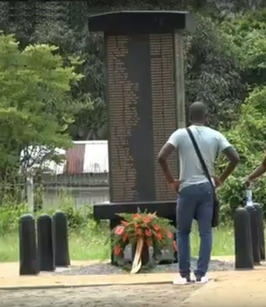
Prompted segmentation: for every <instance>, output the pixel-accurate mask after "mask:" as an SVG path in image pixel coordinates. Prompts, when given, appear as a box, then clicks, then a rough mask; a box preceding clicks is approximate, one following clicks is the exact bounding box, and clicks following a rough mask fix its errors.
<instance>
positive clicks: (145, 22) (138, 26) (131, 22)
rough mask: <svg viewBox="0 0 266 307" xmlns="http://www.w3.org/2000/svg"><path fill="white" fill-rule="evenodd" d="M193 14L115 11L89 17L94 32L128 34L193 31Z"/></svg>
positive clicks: (91, 29)
mask: <svg viewBox="0 0 266 307" xmlns="http://www.w3.org/2000/svg"><path fill="white" fill-rule="evenodd" d="M194 28H195V23H194V18H193V14H191V13H189V12H179V11H113V12H107V13H103V14H97V15H92V16H89V29H90V31H93V32H108V33H119V34H122V33H123V32H124V33H126V34H134V33H135V34H137V33H141V34H144V33H169V32H172V31H173V30H185V31H190V32H191V31H193V30H194Z"/></svg>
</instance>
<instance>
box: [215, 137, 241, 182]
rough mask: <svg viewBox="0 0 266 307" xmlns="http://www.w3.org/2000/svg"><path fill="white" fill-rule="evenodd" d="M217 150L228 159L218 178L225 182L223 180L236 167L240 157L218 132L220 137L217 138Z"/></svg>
mask: <svg viewBox="0 0 266 307" xmlns="http://www.w3.org/2000/svg"><path fill="white" fill-rule="evenodd" d="M219 150H220V152H222V153H223V154H224V155H225V156H226V157H227V159H228V160H229V163H228V165H227V167H226V169H225V170H224V171H223V173H222V175H221V176H220V178H219V179H220V181H221V182H225V180H226V179H227V178H228V177H229V176H230V175H231V174H232V172H233V171H234V169H235V168H236V166H237V164H238V163H239V160H240V159H239V154H238V153H237V151H236V150H235V149H234V147H233V146H232V145H231V144H230V143H229V142H228V141H227V139H226V138H225V137H224V136H223V135H222V134H220V139H219Z"/></svg>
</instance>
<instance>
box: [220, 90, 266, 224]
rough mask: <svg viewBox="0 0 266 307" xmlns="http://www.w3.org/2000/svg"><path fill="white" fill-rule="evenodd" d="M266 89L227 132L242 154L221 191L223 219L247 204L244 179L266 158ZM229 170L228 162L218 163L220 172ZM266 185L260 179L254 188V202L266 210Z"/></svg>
mask: <svg viewBox="0 0 266 307" xmlns="http://www.w3.org/2000/svg"><path fill="white" fill-rule="evenodd" d="M265 105H266V87H257V88H255V89H254V90H253V91H252V92H251V93H250V95H249V97H248V98H247V99H246V101H245V103H244V104H243V105H242V107H241V113H240V117H239V120H238V122H237V123H236V124H235V125H234V126H233V127H232V129H231V130H230V131H225V132H224V134H225V135H226V136H227V138H228V140H229V141H230V142H231V144H232V145H233V146H234V147H235V148H236V149H237V151H238V153H239V155H240V159H241V162H240V165H239V166H238V168H237V169H236V171H235V172H234V173H233V175H232V176H231V177H230V178H229V179H228V181H227V182H226V183H225V185H224V187H223V188H222V189H221V190H220V191H219V195H220V197H221V202H222V207H221V214H222V218H223V219H226V218H227V217H230V216H232V213H233V212H234V210H235V209H236V207H237V206H238V205H239V204H241V203H242V202H243V197H244V191H245V187H244V184H243V183H244V182H243V179H244V178H245V177H246V176H247V175H248V174H249V173H250V172H251V171H253V170H254V168H256V167H257V166H259V165H260V164H261V162H262V160H263V157H264V150H265V139H266V114H265V113H264V106H265ZM224 167H225V160H224V159H223V158H221V159H220V160H219V162H218V165H217V168H218V172H221V171H222V169H224ZM265 191H266V182H265V181H264V180H259V181H258V182H257V183H256V184H255V185H254V187H253V194H254V200H255V201H256V202H259V203H261V204H262V205H263V206H264V210H265V209H266V195H265Z"/></svg>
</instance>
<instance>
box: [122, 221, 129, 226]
mask: <svg viewBox="0 0 266 307" xmlns="http://www.w3.org/2000/svg"><path fill="white" fill-rule="evenodd" d="M121 223H122V224H123V225H125V226H128V225H129V222H127V221H122V222H121Z"/></svg>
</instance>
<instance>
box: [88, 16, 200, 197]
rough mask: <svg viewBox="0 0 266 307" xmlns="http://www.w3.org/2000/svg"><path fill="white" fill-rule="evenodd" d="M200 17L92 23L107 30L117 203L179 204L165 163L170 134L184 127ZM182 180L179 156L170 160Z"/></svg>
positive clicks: (111, 147)
mask: <svg viewBox="0 0 266 307" xmlns="http://www.w3.org/2000/svg"><path fill="white" fill-rule="evenodd" d="M193 27H194V22H193V17H192V15H191V14H190V13H187V12H176V11H121V12H110V13H104V14H100V15H94V16H91V17H89V30H90V31H96V32H104V41H105V52H106V85H107V93H106V94H107V95H106V97H107V105H108V123H109V139H108V141H109V172H110V173H109V182H110V201H111V202H112V203H121V202H123V203H125V202H146V201H148V202H150V201H172V200H175V198H176V195H175V194H174V193H173V192H172V191H171V189H170V188H169V186H168V184H167V183H166V180H165V177H164V175H163V173H162V171H161V169H160V165H159V164H158V161H157V155H158V153H159V150H160V148H161V147H162V146H163V144H164V143H165V142H166V140H167V139H168V137H169V136H170V134H171V133H172V132H173V131H174V130H176V129H177V128H180V127H184V126H185V123H186V120H185V98H184V68H183V36H182V32H183V31H184V30H188V31H189V30H193ZM169 164H170V167H171V169H172V171H173V174H174V176H175V177H177V176H178V156H177V154H174V155H172V156H171V158H170V160H169Z"/></svg>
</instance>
